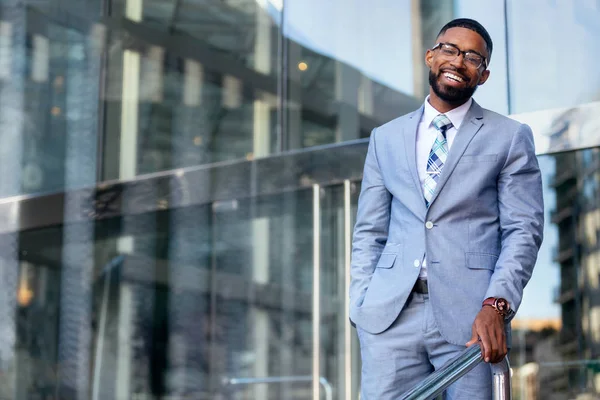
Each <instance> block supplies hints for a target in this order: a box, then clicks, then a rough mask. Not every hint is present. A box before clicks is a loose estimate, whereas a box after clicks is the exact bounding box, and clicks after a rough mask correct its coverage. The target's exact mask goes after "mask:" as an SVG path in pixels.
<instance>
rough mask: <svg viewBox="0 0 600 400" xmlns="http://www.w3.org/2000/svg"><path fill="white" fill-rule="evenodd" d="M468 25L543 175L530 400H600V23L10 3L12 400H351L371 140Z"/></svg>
mask: <svg viewBox="0 0 600 400" xmlns="http://www.w3.org/2000/svg"><path fill="white" fill-rule="evenodd" d="M455 17H470V18H474V19H476V20H478V21H479V22H481V23H482V24H483V25H484V26H485V27H486V28H487V29H488V31H489V32H490V34H491V36H492V38H493V40H494V53H493V56H492V60H491V65H490V69H491V78H490V80H489V81H488V82H487V83H486V84H485V85H484V86H482V87H481V88H480V89H479V90H478V91H477V93H476V95H475V99H476V100H477V101H478V102H479V103H480V104H481V105H482V106H483V107H486V108H490V109H492V110H494V111H497V112H500V113H503V114H508V115H510V116H511V117H513V118H515V119H518V120H520V121H522V122H526V123H528V124H530V125H531V126H532V128H533V129H534V132H535V140H536V146H537V152H538V154H539V162H540V165H541V168H542V172H543V180H544V196H545V203H546V210H547V211H546V213H547V216H546V218H547V224H546V228H545V229H546V232H545V241H544V244H543V246H542V249H541V252H540V256H539V259H538V264H537V266H536V269H535V272H534V275H533V278H532V280H531V282H530V284H529V286H528V287H527V288H526V292H525V298H524V301H523V304H522V306H521V309H520V311H519V313H518V315H517V318H516V320H515V321H514V322H513V329H514V332H513V348H512V351H511V355H510V356H511V363H512V365H513V385H514V390H513V392H514V398H515V399H520V400H526V399H527V400H532V399H550V400H553V399H597V398H599V397H598V393H599V391H600V362H599V356H600V252H599V248H600V243H599V240H600V187H599V182H600V147H599V146H600V73H598V70H597V66H598V65H599V64H600V51H598V48H599V47H598V41H599V40H600V1H598V0H506V1H503V0H490V1H485V2H484V1H479V0H371V1H366V0H2V2H1V3H0V335H1V336H0V337H1V338H2V339H1V340H0V398H1V399H40V400H50V399H54V400H56V399H67V400H70V399H77V400H79V399H93V400H98V399H135V400H145V399H257V400H264V399H283V400H295V399H298V400H300V399H312V400H317V399H344V400H351V399H357V398H358V391H359V373H360V360H359V350H358V343H357V339H356V337H355V336H356V335H355V332H354V330H353V328H352V327H351V326H350V325H349V323H348V315H347V308H348V304H347V301H348V300H347V298H348V296H347V290H348V283H349V262H350V259H349V255H350V238H351V231H352V227H353V224H354V215H355V212H356V204H357V198H358V193H359V190H360V180H361V176H362V167H363V161H364V157H365V155H366V149H367V143H368V136H369V134H370V132H371V130H372V129H373V128H374V127H376V126H378V125H380V124H382V123H384V122H387V121H388V120H390V119H393V118H395V117H397V116H399V115H402V114H405V113H407V112H409V111H412V110H414V109H417V108H418V107H419V106H420V105H421V104H422V102H423V100H424V98H425V96H426V95H427V93H428V81H427V70H426V68H425V64H424V53H425V51H426V49H427V48H429V47H432V46H433V44H434V43H435V37H436V35H437V33H438V31H439V29H440V28H441V27H442V26H443V25H444V24H445V23H446V22H448V21H449V20H450V19H452V18H455ZM281 377H286V379H281ZM255 378H270V379H271V380H272V382H271V383H268V384H265V383H261V384H257V383H255V381H253V379H255ZM243 379H246V380H243Z"/></svg>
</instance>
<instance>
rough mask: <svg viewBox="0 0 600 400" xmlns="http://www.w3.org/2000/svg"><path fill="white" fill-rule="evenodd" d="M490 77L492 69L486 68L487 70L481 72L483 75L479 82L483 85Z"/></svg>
mask: <svg viewBox="0 0 600 400" xmlns="http://www.w3.org/2000/svg"><path fill="white" fill-rule="evenodd" d="M489 77H490V70H489V69H486V70H485V71H483V73H482V74H481V77H479V82H478V83H477V84H478V85H479V86H481V85H483V84H484V83H485V81H487V80H488V78H489Z"/></svg>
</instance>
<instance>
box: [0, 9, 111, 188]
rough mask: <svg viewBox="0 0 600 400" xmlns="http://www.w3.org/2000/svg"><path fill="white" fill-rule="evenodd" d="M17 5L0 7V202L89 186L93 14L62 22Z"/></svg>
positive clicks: (93, 138) (95, 77)
mask: <svg viewBox="0 0 600 400" xmlns="http://www.w3.org/2000/svg"><path fill="white" fill-rule="evenodd" d="M17 3H18V2H11V1H6V2H3V3H2V6H0V15H1V18H2V22H1V23H0V42H1V45H0V46H1V47H2V56H1V57H0V58H1V59H2V65H3V67H2V72H0V96H1V102H2V104H3V106H2V107H1V109H2V111H0V113H2V116H1V117H0V120H1V122H0V124H1V125H2V127H1V129H0V132H1V133H0V141H1V142H2V145H1V146H0V147H1V148H2V150H0V151H1V152H2V154H1V156H0V170H2V171H5V172H6V171H8V172H9V173H4V174H3V175H4V177H3V178H0V197H7V196H14V195H18V194H31V193H40V192H55V191H60V190H64V189H65V188H67V189H72V188H80V187H82V186H90V185H94V184H95V183H96V152H97V140H98V138H97V135H96V132H97V130H98V110H97V104H98V98H99V68H100V56H101V53H102V46H103V30H102V29H101V28H100V27H99V26H98V25H95V24H93V21H94V20H95V19H97V18H98V17H99V13H98V9H97V8H98V7H95V6H94V5H93V4H92V3H91V2H86V3H87V4H86V5H85V6H84V5H82V4H79V6H76V7H73V9H72V13H73V18H72V19H71V20H69V19H66V20H64V19H62V18H60V17H57V13H58V11H57V8H58V7H56V6H53V5H50V4H44V5H40V7H41V8H38V7H23V5H22V4H20V3H19V4H17ZM79 3H83V2H79ZM36 4H37V3H36ZM55 17H56V18H55Z"/></svg>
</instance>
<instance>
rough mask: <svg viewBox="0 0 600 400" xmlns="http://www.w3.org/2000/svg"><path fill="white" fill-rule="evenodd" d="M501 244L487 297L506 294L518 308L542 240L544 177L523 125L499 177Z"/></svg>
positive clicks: (525, 126)
mask: <svg viewBox="0 0 600 400" xmlns="http://www.w3.org/2000/svg"><path fill="white" fill-rule="evenodd" d="M498 208H499V213H500V229H501V240H502V246H501V251H500V257H499V259H498V262H497V263H496V268H495V271H494V273H493V275H492V278H491V282H490V285H489V287H488V290H487V293H486V296H485V298H488V297H503V298H505V299H506V300H508V302H509V303H510V305H511V308H512V309H513V310H515V311H516V310H517V309H518V308H519V305H520V304H521V299H522V296H523V289H524V288H525V285H527V282H528V281H529V278H531V274H532V272H533V267H534V265H535V262H536V259H537V254H538V250H539V248H540V245H541V243H542V235H543V228H544V204H543V196H542V179H541V173H540V169H539V166H538V162H537V158H536V155H535V147H534V143H533V134H532V132H531V129H530V128H529V126H527V125H524V124H523V125H521V126H520V127H519V129H518V131H517V132H516V133H515V134H514V136H513V138H512V143H511V146H510V149H509V151H508V156H507V159H506V162H505V164H504V166H503V169H502V171H501V172H500V176H499V179H498Z"/></svg>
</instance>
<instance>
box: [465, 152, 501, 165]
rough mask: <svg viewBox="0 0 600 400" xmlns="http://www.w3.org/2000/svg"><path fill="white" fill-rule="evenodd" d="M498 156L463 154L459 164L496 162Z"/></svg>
mask: <svg viewBox="0 0 600 400" xmlns="http://www.w3.org/2000/svg"><path fill="white" fill-rule="evenodd" d="M496 160H498V154H463V155H462V157H461V158H460V160H459V161H458V162H459V163H481V162H496Z"/></svg>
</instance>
